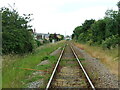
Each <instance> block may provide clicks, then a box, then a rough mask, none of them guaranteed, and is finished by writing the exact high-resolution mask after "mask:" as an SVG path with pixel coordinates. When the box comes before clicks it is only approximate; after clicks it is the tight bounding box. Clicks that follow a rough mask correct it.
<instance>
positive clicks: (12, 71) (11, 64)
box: [2, 41, 64, 88]
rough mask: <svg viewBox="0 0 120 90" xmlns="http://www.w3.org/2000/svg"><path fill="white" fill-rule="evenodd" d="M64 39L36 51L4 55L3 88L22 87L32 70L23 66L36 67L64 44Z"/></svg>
mask: <svg viewBox="0 0 120 90" xmlns="http://www.w3.org/2000/svg"><path fill="white" fill-rule="evenodd" d="M63 44H64V41H61V42H58V43H55V44H46V45H45V46H41V47H39V48H37V49H36V51H35V52H34V53H31V54H26V55H24V56H20V55H5V56H3V61H2V63H3V66H2V87H3V88H22V87H23V82H22V81H23V80H24V79H25V78H26V77H27V76H28V75H29V73H30V72H31V71H29V70H24V69H22V68H31V69H32V68H35V67H36V65H37V64H39V63H40V62H41V61H42V59H43V58H44V57H45V56H48V55H49V54H50V53H51V52H53V51H54V50H55V49H57V48H58V47H60V46H63Z"/></svg>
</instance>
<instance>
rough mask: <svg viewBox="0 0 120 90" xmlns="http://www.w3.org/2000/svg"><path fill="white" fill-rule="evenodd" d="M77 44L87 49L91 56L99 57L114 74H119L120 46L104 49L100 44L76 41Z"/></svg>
mask: <svg viewBox="0 0 120 90" xmlns="http://www.w3.org/2000/svg"><path fill="white" fill-rule="evenodd" d="M75 45H76V46H78V47H79V48H81V49H84V50H85V51H87V52H88V53H89V54H90V55H91V56H93V57H95V58H98V59H99V60H100V61H101V62H102V63H103V64H105V65H106V66H107V67H108V68H109V70H110V71H111V72H112V73H113V74H116V75H118V48H113V49H103V48H102V47H100V46H89V45H88V44H80V43H75Z"/></svg>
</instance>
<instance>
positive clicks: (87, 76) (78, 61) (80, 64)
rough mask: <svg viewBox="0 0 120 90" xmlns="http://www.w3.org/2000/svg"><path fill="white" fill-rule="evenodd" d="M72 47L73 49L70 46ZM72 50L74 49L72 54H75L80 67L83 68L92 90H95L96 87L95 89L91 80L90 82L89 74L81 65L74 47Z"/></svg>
mask: <svg viewBox="0 0 120 90" xmlns="http://www.w3.org/2000/svg"><path fill="white" fill-rule="evenodd" d="M70 47H71V46H70ZM71 49H72V52H73V53H74V56H75V57H76V59H77V61H78V63H79V65H80V67H81V68H82V71H83V72H84V74H85V76H86V78H87V80H88V82H89V83H90V85H91V87H92V89H93V90H95V87H94V85H93V83H92V82H91V80H90V78H89V76H88V74H87V73H86V71H85V69H84V68H83V66H82V64H81V62H80V60H79V58H78V56H77V54H76V53H75V51H74V49H73V48H72V47H71Z"/></svg>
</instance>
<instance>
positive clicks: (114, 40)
mask: <svg viewBox="0 0 120 90" xmlns="http://www.w3.org/2000/svg"><path fill="white" fill-rule="evenodd" d="M119 40H120V37H119V36H118V35H112V36H110V37H108V38H106V40H104V41H103V42H102V47H103V48H108V49H110V48H114V47H116V46H117V45H118V44H119Z"/></svg>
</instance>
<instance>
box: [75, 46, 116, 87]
mask: <svg viewBox="0 0 120 90" xmlns="http://www.w3.org/2000/svg"><path fill="white" fill-rule="evenodd" d="M73 47H74V49H75V51H76V53H77V55H78V56H79V54H82V56H83V58H85V60H84V61H82V63H83V66H84V68H85V70H86V71H87V73H88V75H89V76H90V78H91V79H92V81H93V83H94V85H95V87H96V88H118V77H117V76H116V75H113V74H112V73H111V72H110V71H109V69H108V68H107V67H106V66H105V65H104V64H103V63H102V62H101V61H100V60H99V59H96V58H93V57H92V56H90V55H89V54H88V53H87V52H85V51H84V50H82V49H80V48H78V47H76V46H73Z"/></svg>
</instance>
